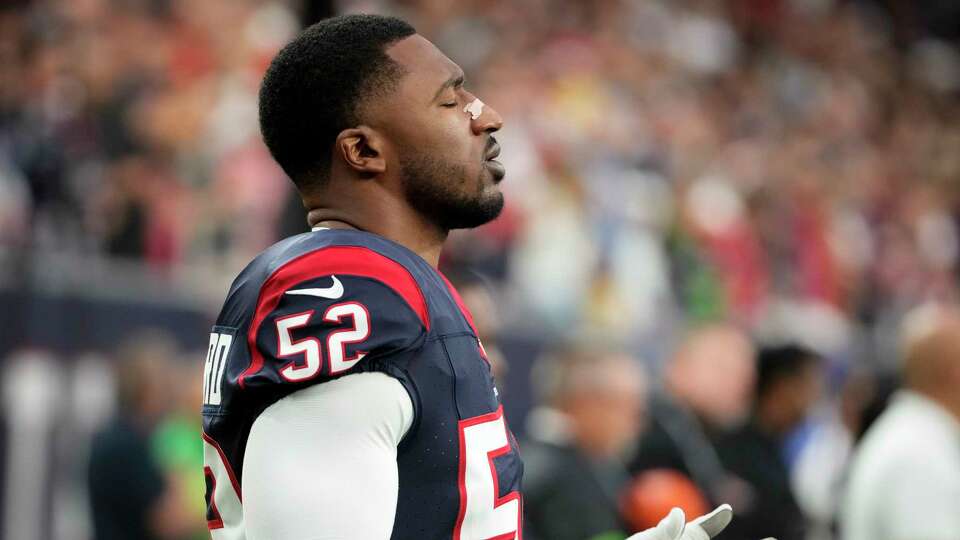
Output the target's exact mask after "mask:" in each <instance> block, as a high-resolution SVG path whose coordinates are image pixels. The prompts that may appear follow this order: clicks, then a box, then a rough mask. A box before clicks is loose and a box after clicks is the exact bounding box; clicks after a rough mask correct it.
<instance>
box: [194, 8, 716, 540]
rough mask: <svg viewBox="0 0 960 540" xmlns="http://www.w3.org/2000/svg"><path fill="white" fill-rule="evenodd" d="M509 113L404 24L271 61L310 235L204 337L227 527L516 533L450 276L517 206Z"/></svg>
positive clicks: (274, 120) (516, 465)
mask: <svg viewBox="0 0 960 540" xmlns="http://www.w3.org/2000/svg"><path fill="white" fill-rule="evenodd" d="M501 124H502V121H501V118H500V116H499V115H498V114H497V112H496V111H495V110H494V109H493V108H492V107H490V106H488V105H486V104H484V103H483V102H482V101H480V99H479V98H477V97H476V96H474V95H473V94H471V93H470V91H469V90H467V87H466V85H465V82H464V74H463V71H462V70H461V69H460V68H459V67H458V66H457V65H456V64H455V63H454V62H452V61H451V60H450V59H448V58H447V57H446V56H444V55H443V53H441V52H440V51H439V50H438V49H437V48H436V47H435V46H434V45H433V44H432V43H430V42H429V41H427V40H426V39H424V38H423V37H422V36H420V35H418V34H417V33H416V31H415V30H414V29H413V28H412V27H411V26H410V25H408V24H407V23H405V22H403V21H401V20H399V19H396V18H391V17H382V16H373V15H350V16H342V17H336V18H332V19H327V20H324V21H322V22H320V23H318V24H316V25H314V26H311V27H310V28H308V29H306V31H304V32H303V33H302V34H300V35H299V36H298V37H297V38H296V39H294V40H293V41H292V42H291V43H290V44H288V45H287V46H286V47H284V48H283V49H282V50H281V51H280V52H279V53H278V54H277V56H276V58H274V59H273V62H272V63H271V65H270V67H269V69H268V70H267V72H266V75H265V77H264V80H263V84H262V86H261V90H260V126H261V130H262V132H263V137H264V140H265V141H266V144H267V146H268V147H269V149H270V151H271V153H272V154H273V156H274V158H275V159H276V160H277V162H278V163H279V164H280V165H281V166H282V167H283V169H284V171H285V172H286V173H287V175H289V176H290V178H291V179H292V180H293V181H294V183H295V184H296V186H297V189H298V190H299V192H300V194H301V196H302V199H303V203H304V205H305V207H306V208H307V209H308V211H309V214H308V221H309V223H310V225H311V226H312V227H313V231H312V232H309V233H305V234H302V235H299V236H294V237H292V238H288V239H286V240H283V241H281V242H279V243H277V244H275V245H274V246H272V247H270V248H268V249H267V250H266V251H264V252H263V253H262V254H260V255H259V256H258V257H256V259H254V260H253V261H252V262H251V263H250V264H249V265H248V266H247V267H246V268H245V269H244V270H243V271H242V272H241V273H240V275H239V276H238V277H237V278H236V280H235V281H234V283H233V285H232V286H231V288H230V291H229V293H228V295H227V299H226V301H225V303H224V305H223V309H222V311H221V312H220V315H219V317H218V319H217V322H216V325H215V326H214V327H213V331H212V333H211V335H210V341H209V349H208V354H207V361H206V366H205V370H204V381H203V384H204V405H203V440H204V452H205V473H206V477H207V505H208V516H207V518H208V524H209V527H210V530H211V533H212V536H213V538H215V539H217V540H220V539H249V540H261V539H262V540H278V539H282V540H290V539H318V538H324V539H344V540H347V539H351V540H354V539H386V538H392V539H418V540H422V539H435V538H445V539H449V538H453V539H455V540H458V539H501V540H503V539H517V540H519V539H520V538H521V534H522V532H521V529H522V522H521V516H522V508H521V506H522V504H523V503H522V497H521V494H520V478H521V475H522V472H523V465H522V463H521V461H520V457H519V455H518V453H517V448H516V442H515V441H514V438H513V436H512V435H511V433H510V430H509V428H508V427H507V424H506V422H505V420H504V417H503V410H502V407H501V405H500V401H499V397H498V393H497V390H496V388H495V387H494V383H493V379H492V378H491V375H490V369H489V364H488V361H487V359H486V358H485V354H484V351H483V346H482V345H481V344H480V342H479V340H478V338H477V332H476V329H475V328H474V325H473V322H472V320H471V315H470V313H469V312H468V311H467V309H466V308H465V307H464V305H463V302H462V301H461V300H460V298H459V296H458V294H457V292H456V290H454V288H453V287H452V286H451V285H450V284H449V282H447V280H446V278H445V277H444V276H443V274H441V273H440V272H439V271H437V263H438V259H439V257H440V251H441V248H442V247H443V243H444V240H445V239H446V237H447V234H448V232H449V231H450V230H452V229H458V228H469V227H476V226H478V225H481V224H483V223H486V222H488V221H490V220H492V219H494V218H495V217H496V216H497V215H498V214H499V213H500V211H501V209H502V207H503V194H502V193H501V191H500V188H499V183H500V181H501V179H502V178H503V176H504V169H503V166H502V165H501V164H500V163H498V162H497V161H496V157H497V155H498V153H499V152H500V148H499V146H498V145H497V142H496V140H495V139H494V137H493V134H494V133H495V132H496V131H497V130H498V129H500V127H501ZM720 510H722V511H723V512H726V513H725V514H724V513H721V518H720V519H721V520H722V519H727V520H729V516H728V513H729V511H728V510H726V509H720ZM724 516H726V517H724ZM678 519H679V521H677V520H678ZM710 519H714V518H710ZM670 520H672V521H670ZM683 521H684V520H683V517H682V515H681V516H679V518H678V517H677V516H675V515H672V516H671V517H668V519H667V520H665V525H663V527H659V528H658V529H657V530H651V531H648V532H649V533H650V534H651V535H654V536H649V538H652V539H660V538H664V539H667V538H669V539H671V540H672V539H673V538H675V536H662V537H661V536H656V535H657V534H660V533H663V534H669V535H673V534H676V535H677V536H676V537H679V535H680V534H682V530H683V529H684V526H683V525H684V524H683ZM710 523H713V522H712V521H711V522H710ZM707 528H708V529H709V526H708V527H707ZM661 529H662V530H661ZM687 529H688V530H689V531H690V532H691V534H692V533H694V532H696V531H698V530H699V531H703V530H704V528H703V527H702V526H700V525H695V526H691V527H687ZM708 532H710V531H709V530H708ZM641 534H647V533H641ZM711 534H712V533H711ZM686 537H689V538H695V537H694V536H689V535H687V536H686ZM638 538H648V537H638Z"/></svg>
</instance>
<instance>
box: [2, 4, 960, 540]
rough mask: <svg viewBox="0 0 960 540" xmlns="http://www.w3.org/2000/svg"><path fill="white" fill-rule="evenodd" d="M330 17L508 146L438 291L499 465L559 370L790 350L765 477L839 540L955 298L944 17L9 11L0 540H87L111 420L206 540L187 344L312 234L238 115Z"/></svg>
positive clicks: (831, 8)
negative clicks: (795, 401)
mask: <svg viewBox="0 0 960 540" xmlns="http://www.w3.org/2000/svg"><path fill="white" fill-rule="evenodd" d="M350 11H367V12H380V13H392V14H398V15H401V16H403V17H405V18H407V19H408V20H410V21H411V22H412V23H413V24H414V25H415V26H416V27H417V28H418V30H419V32H420V33H422V34H424V35H425V36H427V37H428V38H429V39H431V40H433V41H434V42H435V43H436V44H437V45H438V46H439V47H440V49H441V50H443V51H445V52H446V53H447V54H448V55H449V56H451V57H452V58H453V59H454V60H455V61H457V62H458V63H459V64H460V65H461V66H462V67H463V68H464V69H465V71H466V72H467V76H468V86H469V87H470V88H471V89H472V91H474V92H475V93H476V94H477V95H478V96H481V97H482V98H483V99H484V100H485V101H486V102H487V103H489V104H491V105H492V106H494V107H496V108H497V109H498V111H499V112H500V114H501V115H502V116H503V117H504V119H505V122H506V127H505V128H504V129H503V131H502V132H501V133H500V135H498V139H499V140H500V142H501V144H502V146H503V153H502V161H503V162H504V164H505V166H506V168H507V171H508V173H507V178H506V181H505V183H504V189H505V191H506V193H507V201H508V202H507V209H506V211H505V213H504V215H503V216H502V217H501V218H500V219H499V220H497V221H496V222H494V223H492V224H490V225H487V226H484V227H482V228H480V229H478V230H475V231H469V232H457V233H455V234H454V235H452V237H451V240H450V242H449V248H448V249H447V251H446V253H445V255H444V259H443V261H442V268H443V269H444V270H445V271H446V272H447V273H448V274H449V275H451V276H454V277H456V278H457V279H458V280H459V282H460V283H461V284H462V286H464V287H473V286H477V293H476V294H475V295H474V296H475V298H474V300H472V302H473V303H474V307H473V309H474V310H475V311H478V312H479V313H478V315H479V316H480V317H481V318H482V319H483V321H484V322H483V329H482V332H483V333H484V334H485V342H487V343H488V349H489V348H491V347H490V345H491V344H493V345H495V346H496V349H497V350H499V356H500V357H501V358H502V359H503V362H502V364H501V367H502V368H503V369H501V370H500V373H499V375H500V377H501V381H502V382H501V385H502V390H503V394H504V396H505V404H506V409H507V413H508V416H509V418H510V419H511V423H512V425H513V427H514V430H515V431H516V432H518V435H522V436H524V437H528V436H531V433H530V430H529V429H528V426H532V429H533V430H534V431H535V430H536V429H537V425H536V421H535V420H534V421H532V422H525V419H526V418H527V416H528V413H529V411H530V410H531V409H532V408H533V407H534V406H535V405H536V400H537V397H538V395H539V394H537V392H535V391H534V387H535V386H536V385H533V386H532V385H531V377H530V374H531V370H532V367H533V365H534V363H535V361H536V359H537V358H538V357H539V356H540V353H541V352H542V351H544V350H547V349H551V348H552V346H553V345H554V344H555V343H557V342H566V341H569V340H570V339H571V338H573V337H576V336H581V335H586V334H590V335H592V336H593V337H592V338H591V339H596V336H598V335H600V336H603V339H604V340H606V341H608V342H612V343H619V344H621V345H622V347H623V348H625V349H626V350H627V351H629V353H630V354H631V355H633V357H635V358H637V359H640V361H641V363H642V365H643V367H644V368H645V371H646V372H647V378H648V379H649V381H650V386H652V387H653V388H654V389H656V388H658V387H659V386H660V381H661V375H662V374H663V373H664V372H665V369H664V366H665V365H666V364H667V363H668V362H669V359H670V358H672V357H673V356H674V353H675V351H676V350H677V346H678V344H679V343H680V342H681V341H682V340H683V339H684V338H685V336H688V335H689V333H690V331H691V329H695V328H699V327H701V326H702V325H704V324H708V323H718V322H722V323H726V324H731V325H733V326H735V327H737V328H740V329H743V330H745V331H746V332H748V334H749V336H750V338H751V341H752V343H753V344H754V345H762V344H766V343H784V342H794V343H799V344H802V345H804V346H806V347H808V348H810V349H812V350H813V351H816V353H817V354H818V355H820V357H822V359H823V362H822V366H823V383H824V384H823V387H822V392H820V393H819V394H818V397H817V399H816V400H815V403H814V404H813V405H812V406H810V408H809V409H810V410H809V413H810V414H809V415H808V416H807V417H806V419H805V420H804V421H803V422H802V423H801V425H800V426H799V427H797V428H796V429H793V430H792V431H791V433H790V436H789V437H787V438H786V439H785V440H784V444H783V456H784V463H785V464H786V465H787V466H788V467H789V468H790V471H791V473H792V478H793V479H794V481H793V483H792V485H791V487H790V489H791V490H793V495H794V497H795V498H796V499H797V501H798V503H799V505H800V507H801V509H802V511H803V513H804V516H805V519H806V520H807V522H808V526H807V532H806V533H805V534H806V535H807V538H811V539H813V538H824V539H826V538H833V537H834V534H835V533H834V524H835V513H836V508H837V498H836V486H837V485H838V484H837V482H839V481H840V479H841V478H842V477H843V474H844V473H843V471H844V466H845V463H846V461H847V459H848V456H849V453H850V451H851V447H852V444H853V440H854V438H855V435H856V433H854V431H856V428H855V427H851V426H854V424H853V423H851V422H849V421H846V419H849V418H852V417H859V416H862V415H863V414H868V413H869V411H867V409H869V407H870V406H871V405H869V404H870V402H872V401H876V399H875V398H876V396H882V395H883V394H884V392H882V391H878V390H877V389H878V388H883V387H885V386H886V383H885V381H887V380H888V379H892V378H893V377H894V375H895V373H896V366H897V364H898V355H899V351H898V345H897V336H898V334H899V332H898V328H899V325H900V321H901V319H902V317H903V314H904V313H905V312H906V311H907V310H909V309H910V308H912V307H914V306H916V305H918V304H920V303H921V302H924V301H929V300H939V301H948V302H949V301H955V300H957V297H958V292H960V49H958V47H957V44H958V38H960V3H957V2H949V1H945V2H937V1H932V0H931V1H922V0H916V1H908V0H875V1H868V0H862V1H853V0H848V1H843V0H729V1H721V0H677V1H668V0H598V1H594V2H587V1H583V2H580V1H560V0H518V1H494V0H469V1H454V0H422V1H415V0H409V1H374V0H370V1H348V0H344V1H341V2H336V1H329V2H322V1H315V2H310V1H283V0H203V1H186V0H37V1H32V2H30V1H11V0H7V1H6V2H3V3H2V7H0V305H2V308H0V359H2V362H3V363H2V371H0V373H2V375H0V381H2V390H3V395H2V397H3V401H2V403H3V407H2V409H0V415H2V420H3V425H4V426H5V427H4V429H3V431H2V435H0V443H2V444H0V456H2V459H0V463H2V466H0V476H2V479H3V482H2V485H3V486H4V487H3V490H2V494H0V498H2V508H3V512H2V513H0V522H2V527H0V530H2V531H3V537H4V538H8V539H10V540H31V539H56V540H67V539H87V538H91V537H92V536H91V535H92V525H91V524H92V519H91V512H90V504H89V502H88V496H87V491H88V488H87V479H88V476H89V475H88V469H89V466H88V464H87V463H88V455H89V454H90V453H91V452H90V446H91V445H90V440H91V434H92V433H94V432H96V431H97V430H98V429H100V427H101V426H102V425H104V423H105V422H107V421H108V419H109V418H110V417H112V416H113V414H114V411H115V410H117V408H118V407H120V408H123V407H133V408H134V409H130V410H136V411H137V412H136V414H142V415H143V416H144V417H145V418H149V419H150V424H149V425H150V426H151V427H152V432H151V435H150V440H149V444H150V449H149V452H150V455H151V456H152V457H151V459H153V460H155V461H156V463H157V464H158V467H159V468H160V470H162V471H163V472H164V475H165V476H166V477H167V482H166V486H167V489H168V491H171V492H176V493H177V494H176V495H174V496H172V497H173V499H175V501H174V502H173V503H171V504H174V505H179V506H180V507H181V508H180V510H179V511H178V512H179V513H178V512H177V511H171V514H169V515H179V516H180V519H182V520H184V522H185V523H189V524H190V525H189V526H185V527H180V528H177V527H173V528H172V529H171V531H168V533H169V534H168V537H170V538H202V537H204V536H205V532H204V531H205V526H204V522H203V521H204V520H203V502H202V491H203V487H202V485H203V477H202V472H201V471H200V464H199V463H200V460H201V459H202V457H201V456H200V447H199V438H197V436H196V434H197V432H198V430H199V418H198V416H197V414H196V411H197V407H198V403H199V401H198V398H197V392H198V391H199V385H200V377H199V374H198V373H199V371H198V370H200V369H201V367H200V366H201V364H202V361H203V358H204V355H205V353H204V349H205V347H206V340H207V332H208V327H209V325H210V324H211V321H212V320H213V318H214V317H215V314H216V310H217V309H219V305H220V302H221V301H222V299H223V296H224V294H225V292H226V290H227V287H228V286H229V283H230V281H231V280H232V278H233V277H234V276H235V275H236V273H237V272H238V271H239V270H240V269H241V268H242V267H243V265H244V264H245V263H246V262H247V261H248V260H249V259H251V258H252V257H253V256H254V254H256V253H257V252H258V251H259V250H261V249H263V248H264V247H265V246H267V245H269V244H271V243H272V242H274V241H275V240H277V239H279V238H281V237H284V236H288V235H291V234H295V233H298V232H301V231H304V230H305V229H306V224H305V221H304V219H303V213H302V209H301V208H300V204H299V200H298V198H297V197H296V196H295V194H294V192H293V189H292V186H291V185H288V184H289V183H288V181H287V180H286V178H285V177H284V175H283V173H282V171H281V170H280V169H279V168H278V167H277V166H276V165H275V164H274V163H273V162H272V160H271V158H270V156H269V154H268V152H267V151H266V149H265V147H264V146H263V144H262V142H261V140H260V137H259V132H258V126H257V105H256V96H257V88H258V84H259V81H260V77H261V75H262V73H263V70H264V69H265V67H266V65H267V63H268V62H269V60H270V59H271V57H272V55H273V54H274V53H275V52H276V51H277V50H278V48H279V47H280V46H281V45H282V44H284V43H285V42H286V41H287V40H288V39H289V38H291V37H292V36H293V35H294V34H295V33H296V32H297V31H298V29H299V28H301V27H302V26H303V25H305V24H309V23H310V22H312V21H315V20H317V19H319V18H321V17H324V16H328V15H330V14H334V13H341V12H350ZM724 343H726V342H724V341H723V340H720V341H718V342H715V343H714V344H713V346H714V347H723V346H724V345H723V344H724ZM730 346H731V347H735V345H730ZM711 354H723V351H718V350H713V352H712V353H711ZM124 366H126V367H124ZM130 366H135V367H136V369H133V368H130ZM118 367H119V368H122V369H117V368H118ZM127 368H130V369H127ZM124 369H126V370H127V371H124ZM748 371H749V370H748ZM131 373H132V374H131ZM735 377H737V376H735ZM752 377H754V375H753V374H752V372H750V373H747V372H745V374H744V375H742V377H740V379H738V380H739V384H740V386H746V387H749V386H750V385H751V384H752V382H751V381H752V380H753V379H752ZM715 382H716V385H717V386H716V387H715V388H713V389H712V390H709V391H712V392H715V393H718V394H722V393H723V392H725V391H726V387H724V386H723V384H721V382H720V381H718V380H717V381H715ZM704 384H706V385H708V386H709V385H710V381H707V382H706V383H704ZM730 384H731V385H733V386H737V384H738V382H737V381H734V382H732V383H730ZM721 398H722V396H721ZM744 399H749V396H747V397H745V398H744ZM784 399H786V398H784ZM131 400H132V401H135V402H136V405H131ZM865 411H867V412H866V413H865ZM531 418H535V416H532V417H531ZM642 437H643V435H642V434H641V435H640V438H641V439H642ZM810 456H815V457H814V458H811V457H810ZM811 459H812V460H813V461H812V463H814V464H815V465H812V466H811ZM198 475H199V476H198ZM115 481H116V482H118V483H122V482H123V478H122V477H119V478H116V479H115ZM198 486H199V487H198ZM958 511H960V509H958ZM191 528H192V530H191ZM731 538H732V537H731Z"/></svg>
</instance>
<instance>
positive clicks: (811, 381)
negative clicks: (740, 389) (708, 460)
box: [717, 345, 823, 540]
mask: <svg viewBox="0 0 960 540" xmlns="http://www.w3.org/2000/svg"><path fill="white" fill-rule="evenodd" d="M822 379H823V368H822V365H821V359H820V358H819V356H818V355H817V354H816V353H814V352H813V351H811V350H809V349H805V348H803V347H800V346H797V345H783V346H777V347H770V348H765V349H763V350H761V351H760V353H759V354H758V355H757V383H756V386H755V391H754V401H753V409H752V411H751V414H750V418H749V420H748V421H747V423H746V424H745V425H744V426H743V427H741V428H739V429H737V430H735V431H733V432H732V433H729V434H726V435H724V436H723V437H721V439H720V440H719V442H718V444H717V448H718V452H719V454H720V459H721V461H723V464H724V466H725V467H726V468H727V469H728V470H729V471H730V472H732V473H733V474H736V475H737V476H738V477H739V478H741V479H743V480H744V481H745V482H746V483H747V484H749V486H750V489H751V492H752V493H751V497H750V498H749V500H748V501H746V504H741V505H740V506H739V507H737V518H736V519H735V520H734V521H735V523H731V524H730V527H729V528H728V531H729V532H725V533H724V534H727V535H728V536H729V537H730V538H738V539H744V540H746V539H749V538H766V537H768V536H772V537H775V538H777V539H779V540H803V539H804V535H805V533H806V529H807V523H806V518H805V517H804V515H803V513H802V512H801V511H800V508H799V506H798V505H797V502H796V499H795V497H794V494H793V491H792V487H791V485H790V474H789V470H788V468H787V463H786V460H785V458H784V443H785V441H786V438H787V436H788V435H790V434H791V433H792V432H793V431H794V430H795V429H797V428H798V427H800V425H801V424H802V423H803V422H804V420H805V419H806V418H807V415H808V414H809V413H810V411H811V409H812V408H813V406H814V405H815V404H816V403H817V401H818V400H819V398H820V394H821V387H822Z"/></svg>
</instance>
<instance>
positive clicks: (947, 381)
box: [901, 304, 960, 415]
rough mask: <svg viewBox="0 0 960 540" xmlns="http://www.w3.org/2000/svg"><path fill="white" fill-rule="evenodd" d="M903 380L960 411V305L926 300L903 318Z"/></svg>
mask: <svg viewBox="0 0 960 540" xmlns="http://www.w3.org/2000/svg"><path fill="white" fill-rule="evenodd" d="M901 332H902V336H901V340H902V354H903V382H904V384H905V385H906V386H907V387H908V388H910V389H911V390H914V391H916V392H921V393H923V394H926V395H927V396H929V397H932V398H934V399H936V400H938V401H940V402H941V404H944V405H947V406H948V407H949V408H951V409H953V410H956V411H957V414H958V415H960V392H957V386H958V385H960V308H958V307H957V306H954V305H942V304H925V305H922V306H920V307H917V308H914V309H913V310H912V311H911V312H909V313H908V314H907V315H906V317H905V318H904V321H903V329H902V331H901Z"/></svg>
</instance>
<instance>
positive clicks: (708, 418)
mask: <svg viewBox="0 0 960 540" xmlns="http://www.w3.org/2000/svg"><path fill="white" fill-rule="evenodd" d="M753 355H754V352H753V345H752V344H751V343H750V341H749V339H748V338H747V336H746V335H744V333H743V332H742V331H740V330H738V329H737V328H735V327H733V326H729V325H724V324H712V325H706V326H703V327H701V328H698V329H695V330H692V331H691V332H690V333H689V335H688V336H687V337H686V339H685V340H684V341H683V343H681V345H680V347H679V348H678V349H677V351H676V353H675V354H674V355H673V357H672V358H671V359H670V361H669V362H668V363H667V365H666V367H665V370H664V391H663V392H660V393H658V394H656V395H655V396H654V397H653V400H652V402H651V406H650V417H651V422H650V425H649V428H648V429H647V431H646V432H644V434H643V437H642V438H641V441H640V445H639V447H638V449H637V452H636V455H635V456H634V458H633V460H632V463H631V470H632V471H633V472H634V473H638V472H640V471H644V470H649V469H659V468H668V469H674V470H677V471H680V472H682V473H684V474H685V475H687V476H689V477H690V478H691V479H693V481H694V482H695V483H696V484H697V485H698V486H699V487H700V489H701V490H703V492H704V493H705V494H706V496H707V498H708V499H709V500H710V501H711V502H712V503H714V504H720V503H724V502H726V503H730V504H732V505H734V508H735V509H736V508H737V507H738V506H739V502H740V500H741V499H742V498H743V494H742V493H741V491H742V486H741V485H740V484H739V483H738V482H737V481H736V479H734V478H732V477H731V476H730V475H729V474H727V472H726V471H725V470H724V467H723V465H722V464H721V462H720V460H719V457H718V456H717V452H716V449H715V447H714V440H715V438H716V437H717V436H718V435H719V434H720V433H723V432H724V431H725V430H728V429H731V428H733V427H735V426H737V425H738V423H740V422H741V421H743V420H744V419H745V418H746V416H747V414H748V412H749V410H750V390H751V388H752V387H753V385H754V379H755V371H754V360H753Z"/></svg>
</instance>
